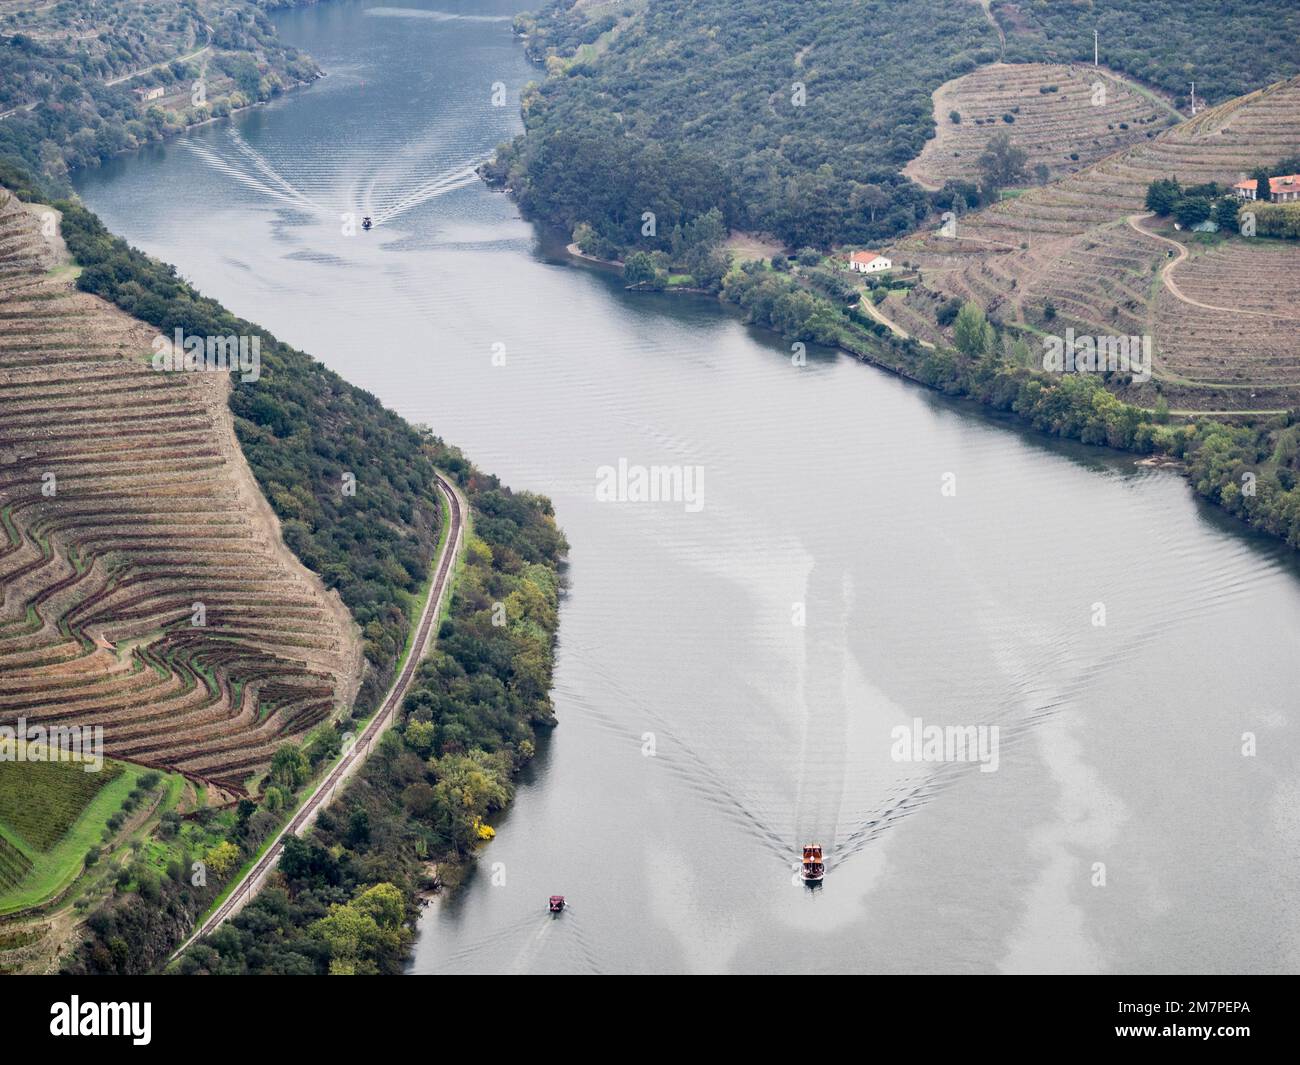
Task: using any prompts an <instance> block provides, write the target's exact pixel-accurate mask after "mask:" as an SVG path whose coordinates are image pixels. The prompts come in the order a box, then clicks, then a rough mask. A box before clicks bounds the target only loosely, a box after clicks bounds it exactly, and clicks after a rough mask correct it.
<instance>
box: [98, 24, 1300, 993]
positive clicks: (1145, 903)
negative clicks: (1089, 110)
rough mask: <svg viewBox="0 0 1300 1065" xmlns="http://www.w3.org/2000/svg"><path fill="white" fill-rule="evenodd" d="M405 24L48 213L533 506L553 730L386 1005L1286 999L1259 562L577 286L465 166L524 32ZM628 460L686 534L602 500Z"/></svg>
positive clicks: (857, 388)
mask: <svg viewBox="0 0 1300 1065" xmlns="http://www.w3.org/2000/svg"><path fill="white" fill-rule="evenodd" d="M403 2H404V6H401V7H396V6H380V5H377V4H374V3H370V2H368V0H326V2H323V3H320V4H317V5H314V6H309V7H306V8H303V9H300V10H294V11H289V12H285V13H281V14H279V15H277V22H278V24H279V26H280V29H281V33H282V34H283V36H284V38H285V39H286V40H287V41H289V42H290V43H292V44H294V45H297V46H298V47H301V48H303V49H305V50H306V51H308V52H310V53H311V54H312V55H314V56H315V57H316V58H317V60H318V61H319V62H320V63H321V65H322V67H323V68H324V69H325V70H326V71H327V72H328V77H327V78H325V79H323V80H321V81H319V82H317V83H316V84H314V85H313V86H311V87H309V88H306V89H304V90H301V91H297V92H294V93H292V94H289V95H287V96H285V97H282V98H281V99H279V100H278V101H276V102H275V103H274V104H272V105H271V106H268V107H265V108H262V109H256V110H253V111H249V112H246V113H243V114H241V115H239V116H238V117H237V118H235V119H234V120H233V121H231V122H229V123H224V124H213V125H210V126H207V127H204V128H202V129H200V130H196V131H195V132H193V133H192V134H191V135H189V136H186V137H183V138H181V139H178V140H175V141H172V142H170V143H168V144H166V145H164V146H161V147H154V148H151V149H147V150H144V151H141V152H140V153H139V154H137V155H133V156H129V157H124V158H121V159H119V160H116V161H114V162H112V163H111V164H110V165H108V166H105V167H104V168H103V169H102V170H99V171H96V172H92V173H86V174H83V175H81V176H80V178H79V181H78V189H79V191H80V193H81V195H82V196H83V197H84V199H85V200H86V202H87V203H88V204H89V206H90V207H92V208H93V209H94V210H95V211H97V212H98V213H99V214H100V215H101V216H102V217H103V219H104V221H105V222H106V223H107V224H108V225H109V226H110V227H111V228H112V229H113V230H115V231H116V232H118V233H121V234H122V235H124V236H126V237H127V238H128V239H129V240H130V241H132V242H133V243H135V244H137V245H138V246H140V247H141V248H143V249H145V250H146V251H149V252H151V253H154V254H156V255H158V256H160V257H161V258H163V259H165V260H167V261H169V262H172V263H174V264H176V266H177V267H178V268H179V270H180V271H181V273H182V274H184V275H185V276H186V277H187V278H189V279H190V280H192V281H193V282H194V283H195V284H197V285H198V287H199V288H200V289H201V290H202V291H204V292H205V293H208V294H210V295H213V296H215V297H217V298H218V299H220V300H222V301H223V302H224V303H226V304H227V305H228V306H229V307H231V308H232V309H234V310H235V311H236V312H237V313H239V314H241V315H243V316H244V317H246V318H249V319H251V320H253V321H256V322H259V323H261V324H263V325H265V326H266V327H267V328H268V329H270V330H271V331H273V332H274V333H276V334H277V335H278V336H280V337H281V338H283V339H285V340H288V341H290V342H292V343H294V344H296V345H298V346H301V347H302V348H304V349H306V350H307V351H310V352H312V353H313V354H314V355H315V356H317V357H318V358H319V359H321V360H322V361H324V362H325V363H326V364H328V365H329V366H330V367H332V368H333V369H335V370H337V371H338V372H339V373H341V374H343V375H344V376H345V377H347V378H348V379H350V380H351V381H354V382H355V383H357V384H359V385H361V386H363V387H364V388H367V389H369V390H370V391H372V392H374V393H375V394H376V395H377V396H379V397H380V398H381V399H382V400H383V401H384V402H385V403H387V404H388V405H389V406H391V407H392V408H394V409H396V410H397V411H399V412H400V413H401V414H402V415H404V416H405V417H407V418H408V419H410V420H411V421H413V422H422V423H426V424H428V425H430V426H432V427H434V429H435V430H436V431H437V432H438V433H439V434H440V435H442V436H443V437H445V438H446V439H448V440H450V441H452V442H454V443H456V444H458V445H460V446H461V447H463V448H464V449H465V451H466V453H467V454H468V455H470V456H471V457H472V458H473V459H474V461H475V462H477V463H478V464H479V465H480V466H481V467H482V468H483V469H485V470H491V471H493V472H495V473H497V474H499V475H501V477H502V478H503V479H504V480H505V481H506V482H507V483H509V484H510V485H512V486H513V487H514V488H516V489H531V490H534V491H538V492H543V493H545V494H547V495H549V496H550V497H551V498H552V499H553V500H554V503H555V508H556V512H557V514H558V518H559V521H560V523H561V524H562V525H563V527H564V529H565V532H566V534H567V536H568V538H569V540H570V542H571V543H572V553H571V558H570V564H569V566H568V570H567V591H566V593H565V597H564V600H563V604H562V610H561V627H560V646H559V656H558V663H557V670H556V688H555V693H554V695H555V708H556V712H557V715H558V718H559V722H560V724H559V727H558V728H557V729H556V730H555V731H554V733H553V734H551V735H550V736H549V738H547V739H546V740H545V741H544V742H543V743H542V744H541V746H540V751H539V755H538V757H537V759H536V761H535V762H534V763H533V765H531V766H530V767H529V768H528V770H527V771H526V773H525V774H524V776H523V777H522V779H521V780H520V782H519V789H518V794H517V796H516V800H515V802H514V805H513V806H512V808H511V809H510V811H509V812H508V813H507V814H506V815H505V816H503V817H502V818H500V820H499V822H498V823H497V828H498V835H497V838H496V839H495V841H493V842H491V843H490V844H488V845H486V846H485V847H484V848H483V851H482V855H481V860H480V863H479V866H478V869H477V871H476V872H475V873H474V874H473V876H472V878H471V879H470V880H469V881H468V883H467V884H466V885H465V886H464V887H463V888H462V889H461V891H460V892H459V893H457V894H456V895H455V896H453V897H451V898H449V899H445V900H441V901H439V902H436V903H435V904H434V905H432V906H430V907H429V908H428V909H427V910H426V911H425V916H424V918H423V920H422V922H421V927H420V935H419V940H418V943H417V946H416V950H415V954H414V958H413V960H412V963H411V970H412V971H413V972H417V973H443V972H462V971H471V972H548V973H549V972H596V971H599V972H623V971H659V970H668V971H687V972H710V971H745V972H767V971H792V972H816V971H879V972H899V973H904V972H929V971H958V972H984V971H1003V972H1142V971H1162V972H1163V971H1191V972H1209V971H1243V970H1264V971H1272V970H1290V971H1294V970H1296V969H1297V968H1300V911H1298V910H1297V907H1296V905H1295V899H1296V898H1297V897H1300V772H1298V770H1300V734H1298V731H1297V725H1300V720H1298V718H1297V706H1296V692H1297V691H1300V655H1297V654H1296V644H1297V638H1298V637H1300V579H1297V576H1298V573H1300V569H1298V567H1297V565H1296V563H1295V561H1294V560H1293V559H1292V557H1291V556H1290V554H1289V553H1288V552H1287V551H1286V550H1285V549H1283V548H1282V547H1280V546H1279V545H1277V544H1274V543H1273V542H1270V541H1267V540H1263V539H1260V538H1257V537H1254V536H1252V535H1250V534H1248V533H1246V532H1244V531H1242V529H1240V528H1239V527H1237V526H1235V525H1233V524H1232V523H1230V522H1229V521H1227V520H1226V519H1225V518H1223V517H1222V516H1221V515H1219V514H1217V513H1215V512H1213V511H1212V510H1210V509H1208V508H1206V507H1204V506H1202V505H1200V504H1199V503H1198V502H1197V501H1196V500H1195V499H1194V497H1193V495H1192V493H1191V491H1190V489H1189V487H1188V485H1187V483H1186V482H1185V481H1184V480H1183V479H1182V478H1181V477H1180V476H1178V475H1177V473H1176V472H1174V471H1170V470H1162V469H1156V468H1152V467H1149V466H1144V465H1141V464H1140V463H1138V462H1137V461H1135V460H1134V459H1133V458H1132V457H1130V456H1124V455H1118V454H1115V453H1111V452H1106V451H1103V450H1098V449H1091V448H1084V447H1082V446H1077V447H1076V446H1072V445H1068V444H1062V443H1060V442H1055V441H1051V440H1048V439H1046V438H1043V437H1040V436H1037V435H1034V434H1030V433H1026V432H1022V431H1020V430H1019V429H1017V428H1016V427H1014V426H1011V425H1008V424H1006V423H1004V422H999V421H996V420H994V419H992V418H990V417H988V416H986V415H985V414H983V413H982V412H980V411H979V410H977V409H975V408H973V407H969V406H965V405H962V404H957V403H954V402H952V401H949V400H946V399H943V398H941V397H939V396H937V395H934V394H931V393H929V392H927V391H925V390H924V389H922V388H920V387H917V386H914V385H912V384H909V383H907V382H904V381H901V380H898V379H896V378H894V377H891V376H889V375H888V374H886V373H883V372H881V371H879V370H876V369H874V368H872V367H869V366H865V365H862V364H860V363H858V362H856V361H855V360H853V359H852V358H850V357H848V356H846V355H843V354H839V353H836V352H830V351H818V350H812V351H810V352H809V353H808V358H807V362H806V365H802V366H800V365H796V364H795V363H796V361H797V360H793V359H792V358H791V350H790V347H789V345H787V344H786V343H784V342H782V341H781V340H780V339H779V338H777V337H775V336H772V335H769V334H766V333H759V332H756V331H754V330H751V329H749V328H747V327H746V326H745V325H744V324H743V323H742V322H740V321H739V320H738V319H737V318H736V317H735V316H733V315H731V314H729V313H727V312H726V311H725V310H724V309H722V308H721V307H720V306H719V305H718V304H717V303H716V302H715V301H712V300H708V299H704V298H700V297H689V296H681V295H675V296H666V295H660V296H654V295H647V294H634V293H626V292H624V291H623V289H622V286H621V284H620V283H619V281H618V279H617V278H615V277H611V276H609V275H608V274H604V273H601V272H599V271H595V270H592V269H589V268H586V267H583V266H579V265H574V264H573V263H568V262H565V261H564V257H563V255H562V254H556V249H554V248H551V247H549V246H548V243H547V242H546V241H544V240H542V239H540V238H539V236H538V234H537V233H536V232H535V231H534V229H533V227H532V226H531V225H529V224H528V223H527V222H525V221H523V220H522V219H521V218H520V216H519V213H518V211H517V210H516V208H515V206H514V205H513V203H512V202H511V200H510V199H509V198H508V197H506V196H505V195H503V194H501V193H497V192H493V191H490V190H489V189H487V188H485V187H484V186H483V185H482V184H481V183H480V182H479V181H478V180H477V179H476V178H475V177H474V175H473V169H472V168H473V167H474V166H475V165H476V164H477V163H478V162H480V161H481V160H482V159H483V158H484V157H485V156H486V155H487V154H488V153H489V152H490V151H491V150H492V148H493V147H494V146H495V145H496V144H497V143H499V142H500V141H502V140H504V139H506V138H507V137H509V136H511V135H513V134H514V133H516V132H518V130H519V129H520V120H519V114H518V100H519V92H520V89H521V88H522V87H523V86H524V85H525V84H526V83H527V82H528V81H530V80H534V79H536V78H537V77H539V76H540V75H539V72H538V71H537V70H536V69H535V68H533V67H531V66H530V65H529V64H528V63H527V62H526V61H525V59H524V56H523V48H522V45H521V44H520V42H519V41H517V40H516V39H515V38H514V37H513V36H512V33H511V28H510V18H511V16H512V14H513V13H514V12H515V11H517V10H520V9H522V8H523V6H524V3H523V2H522V0H484V2H481V3H467V2H465V3H461V4H454V3H452V2H450V0H438V2H437V3H436V4H435V3H433V2H432V0H423V2H422V0H403ZM497 82H499V83H501V84H502V85H503V86H504V87H505V95H506V101H505V106H493V103H492V96H493V86H494V83H497ZM348 213H351V214H353V215H354V216H358V217H359V216H360V215H362V214H368V215H371V216H372V218H373V219H374V223H375V224H374V228H373V229H372V230H371V231H370V232H368V233H364V232H362V231H360V229H359V228H358V230H357V232H356V233H354V234H352V235H345V234H344V233H343V229H344V226H343V224H342V221H341V216H342V215H344V214H348ZM656 466H662V467H674V468H676V469H677V473H678V474H679V475H680V481H679V482H678V484H679V487H680V488H681V491H680V492H679V493H678V495H677V498H676V501H672V502H669V501H660V502H655V501H636V499H635V495H636V492H635V482H636V480H637V477H638V475H639V472H640V469H641V468H645V469H648V468H650V467H656ZM602 468H606V469H602ZM620 470H622V472H621V473H620V472H619V471H620ZM598 471H599V472H598ZM611 471H612V472H611ZM624 496H631V497H632V498H624ZM1102 622H1104V624H1103V623H1102ZM933 726H939V727H940V728H943V727H952V728H953V729H956V728H958V727H960V728H966V727H967V726H970V727H971V729H972V730H980V729H982V731H970V732H964V733H962V734H961V735H963V736H968V737H970V738H971V739H972V743H971V746H970V747H969V748H967V749H965V750H964V752H963V750H961V749H960V748H957V747H953V746H951V745H950V747H949V749H947V750H943V749H942V748H943V744H942V743H940V744H939V745H938V747H936V746H935V743H934V742H932V737H933V735H934V734H933V732H930V731H927V730H929V729H931V728H932V727H933ZM994 727H996V728H997V733H996V739H995V734H994V733H993V731H992V729H993V728H994ZM942 735H944V736H945V737H947V736H952V737H955V736H957V735H958V734H957V733H956V732H955V731H953V732H950V733H944V734H942ZM916 741H919V742H916ZM1252 745H1253V753H1251V751H1252ZM963 753H964V756H965V760H964V761H963V760H957V759H958V756H961V755H963ZM941 755H942V756H944V760H935V759H936V758H938V757H939V756H941ZM812 840H816V841H818V842H821V843H822V844H823V845H824V846H825V848H826V862H827V876H826V880H825V883H824V885H823V886H822V887H821V889H819V890H816V891H813V890H809V889H807V888H805V887H803V886H801V885H799V884H798V883H797V882H796V880H795V877H794V874H793V863H794V862H795V861H796V856H797V848H798V847H799V845H800V844H802V843H804V842H808V841H812ZM557 893H558V894H564V895H566V896H567V898H568V901H569V907H570V908H569V911H568V912H567V913H565V914H564V915H563V916H562V917H560V918H559V919H556V920H552V919H550V918H549V917H548V916H547V915H546V900H547V896H549V895H551V894H557Z"/></svg>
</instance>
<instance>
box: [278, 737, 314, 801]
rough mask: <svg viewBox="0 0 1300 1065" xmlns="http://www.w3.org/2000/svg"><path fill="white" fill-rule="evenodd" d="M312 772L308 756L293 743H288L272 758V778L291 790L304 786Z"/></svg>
mask: <svg viewBox="0 0 1300 1065" xmlns="http://www.w3.org/2000/svg"><path fill="white" fill-rule="evenodd" d="M310 773H311V766H310V765H309V764H308V763H307V756H306V755H304V754H303V753H302V751H301V750H299V749H298V748H297V747H295V746H294V745H293V744H291V743H286V744H285V745H284V746H283V747H281V748H280V749H279V750H278V751H276V752H275V755H274V757H272V759H271V779H272V780H274V781H275V782H276V783H277V784H279V785H280V786H281V787H283V788H288V789H289V790H290V791H297V790H298V789H299V788H300V787H302V785H303V784H304V783H306V781H307V777H308V776H309V775H310Z"/></svg>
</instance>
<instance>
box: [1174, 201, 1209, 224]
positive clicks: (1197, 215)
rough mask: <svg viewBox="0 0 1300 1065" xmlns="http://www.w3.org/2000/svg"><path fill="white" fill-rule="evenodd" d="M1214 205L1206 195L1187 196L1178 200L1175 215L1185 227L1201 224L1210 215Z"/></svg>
mask: <svg viewBox="0 0 1300 1065" xmlns="http://www.w3.org/2000/svg"><path fill="white" fill-rule="evenodd" d="M1211 210H1212V207H1211V205H1210V201H1209V200H1207V199H1206V198H1205V197H1204V196H1187V197H1184V198H1183V199H1181V200H1179V201H1178V206H1177V207H1175V208H1174V217H1175V218H1176V219H1177V220H1178V224H1179V225H1180V226H1182V227H1183V228H1184V229H1191V228H1192V226H1199V225H1200V224H1201V223H1202V222H1204V221H1205V220H1206V219H1207V218H1209V217H1210V212H1211Z"/></svg>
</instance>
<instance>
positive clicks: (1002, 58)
mask: <svg viewBox="0 0 1300 1065" xmlns="http://www.w3.org/2000/svg"><path fill="white" fill-rule="evenodd" d="M991 3H992V0H979V5H980V10H981V11H983V12H984V17H985V18H986V19H988V21H989V25H990V26H992V27H993V28H994V29H995V30H997V33H998V43H999V45H1000V46H1001V49H1002V50H1001V52H1000V53H999V55H998V61H999V62H1006V58H1007V35H1006V34H1005V33H1003V32H1002V27H1001V26H1000V25H999V24H998V20H997V19H995V18H994V17H993V12H992V11H990V10H989V5H990V4H991Z"/></svg>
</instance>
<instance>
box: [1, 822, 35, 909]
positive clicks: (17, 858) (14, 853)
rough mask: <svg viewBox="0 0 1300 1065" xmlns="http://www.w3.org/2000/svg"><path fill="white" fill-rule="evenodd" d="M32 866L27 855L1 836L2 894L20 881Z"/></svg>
mask: <svg viewBox="0 0 1300 1065" xmlns="http://www.w3.org/2000/svg"><path fill="white" fill-rule="evenodd" d="M31 867H32V863H31V861H30V860H29V859H28V857H27V855H25V854H23V852H22V851H20V850H19V849H18V848H17V847H15V846H14V845H13V844H12V843H10V842H9V841H8V840H7V839H5V838H4V836H0V895H3V894H4V893H5V892H6V891H8V890H9V889H10V888H11V887H14V886H15V885H17V884H18V883H20V882H21V881H22V879H23V877H25V876H26V875H27V872H28V870H30V869H31Z"/></svg>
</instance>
